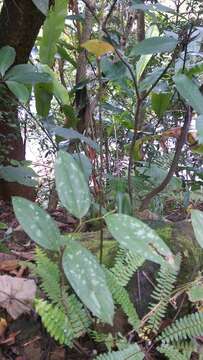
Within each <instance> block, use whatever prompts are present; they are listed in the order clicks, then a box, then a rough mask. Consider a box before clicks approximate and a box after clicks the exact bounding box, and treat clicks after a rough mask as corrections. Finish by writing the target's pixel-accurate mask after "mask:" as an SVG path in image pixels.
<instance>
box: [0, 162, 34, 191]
mask: <svg viewBox="0 0 203 360" xmlns="http://www.w3.org/2000/svg"><path fill="white" fill-rule="evenodd" d="M36 177H37V174H36V173H35V172H34V170H33V169H32V168H29V167H27V166H19V165H18V166H10V165H8V166H0V178H2V179H4V180H6V181H10V182H17V183H19V184H22V185H26V186H36V185H37V181H36Z"/></svg>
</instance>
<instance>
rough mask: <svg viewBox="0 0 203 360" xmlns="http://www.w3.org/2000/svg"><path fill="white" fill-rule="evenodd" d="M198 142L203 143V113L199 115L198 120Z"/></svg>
mask: <svg viewBox="0 0 203 360" xmlns="http://www.w3.org/2000/svg"><path fill="white" fill-rule="evenodd" d="M196 128H197V135H198V143H199V144H203V115H200V116H198V118H197V120H196Z"/></svg>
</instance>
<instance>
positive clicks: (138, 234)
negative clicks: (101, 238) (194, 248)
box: [105, 214, 176, 267]
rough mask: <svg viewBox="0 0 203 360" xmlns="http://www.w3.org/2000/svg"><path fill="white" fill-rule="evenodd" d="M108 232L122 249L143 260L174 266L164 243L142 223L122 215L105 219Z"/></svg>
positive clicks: (172, 257) (170, 254) (109, 216)
mask: <svg viewBox="0 0 203 360" xmlns="http://www.w3.org/2000/svg"><path fill="white" fill-rule="evenodd" d="M105 221H106V224H107V226H108V230H109V231H110V233H111V234H112V235H113V237H114V238H115V239H116V240H117V241H118V242H119V243H120V244H121V246H122V247H124V248H126V249H128V250H131V251H133V252H135V253H136V254H137V253H138V254H140V255H142V256H144V258H145V259H148V260H151V261H154V262H156V263H158V264H163V263H164V262H165V261H168V262H169V263H170V264H171V265H172V266H174V267H175V266H176V265H175V261H174V256H173V254H172V252H171V250H170V249H169V248H168V246H167V245H166V244H165V242H164V241H163V240H162V239H161V238H160V237H159V236H158V235H157V233H156V232H155V231H154V230H152V229H151V228H150V227H149V226H147V225H146V224H144V223H143V222H142V221H140V220H138V219H136V218H133V217H131V216H128V215H124V214H113V215H108V216H106V217H105Z"/></svg>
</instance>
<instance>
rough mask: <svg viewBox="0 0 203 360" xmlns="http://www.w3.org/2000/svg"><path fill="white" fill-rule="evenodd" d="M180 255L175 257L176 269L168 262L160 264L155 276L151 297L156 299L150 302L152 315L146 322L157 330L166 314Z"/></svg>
mask: <svg viewBox="0 0 203 360" xmlns="http://www.w3.org/2000/svg"><path fill="white" fill-rule="evenodd" d="M180 260H181V259H180V256H179V255H178V256H177V258H176V264H177V270H175V269H174V268H172V267H171V266H170V265H169V264H167V263H165V264H163V265H162V266H161V269H160V271H159V273H158V276H157V285H156V287H155V289H154V291H153V293H152V295H151V296H152V298H153V299H154V300H156V303H155V302H154V303H151V304H150V309H151V312H152V315H151V316H150V318H149V321H148V324H149V326H150V328H151V329H152V330H153V331H154V332H157V331H158V329H159V326H160V323H161V320H162V319H163V318H164V316H165V314H166V310H167V307H168V304H169V301H170V297H171V293H172V290H173V289H174V283H175V281H176V277H177V274H178V269H179V267H180Z"/></svg>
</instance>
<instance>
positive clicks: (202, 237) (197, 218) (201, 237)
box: [191, 209, 203, 248]
mask: <svg viewBox="0 0 203 360" xmlns="http://www.w3.org/2000/svg"><path fill="white" fill-rule="evenodd" d="M191 218H192V226H193V230H194V233H195V237H196V240H197V242H198V243H199V245H200V246H201V247H202V248H203V212H202V211H200V210H196V209H195V210H191Z"/></svg>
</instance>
